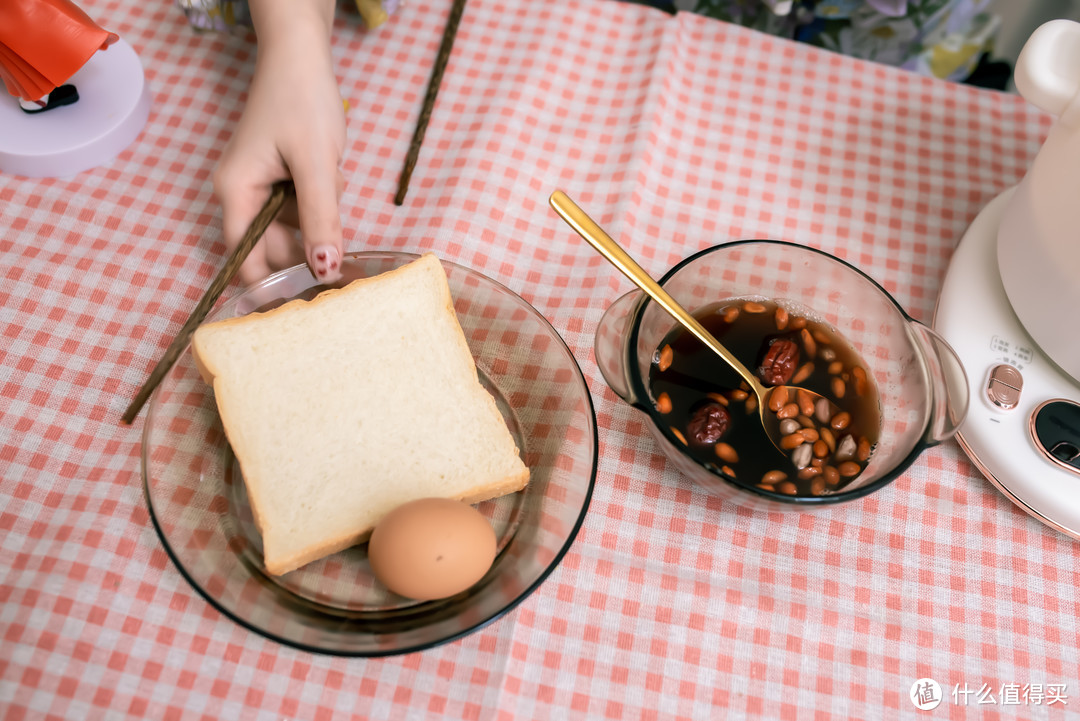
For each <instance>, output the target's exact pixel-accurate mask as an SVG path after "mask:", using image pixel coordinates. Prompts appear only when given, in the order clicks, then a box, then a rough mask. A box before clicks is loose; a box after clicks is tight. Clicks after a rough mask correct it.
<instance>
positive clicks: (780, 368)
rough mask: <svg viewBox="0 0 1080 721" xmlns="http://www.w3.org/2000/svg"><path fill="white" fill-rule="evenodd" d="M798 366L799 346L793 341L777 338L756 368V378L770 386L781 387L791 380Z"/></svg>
mask: <svg viewBox="0 0 1080 721" xmlns="http://www.w3.org/2000/svg"><path fill="white" fill-rule="evenodd" d="M798 366H799V346H798V345H796V344H795V342H794V341H790V340H787V339H785V338H777V339H776V340H774V341H773V342H772V343H771V344H770V345H769V349H768V350H767V351H765V357H764V358H762V360H761V365H760V366H758V378H760V379H761V381H762V382H763V383H765V384H766V385H770V386H781V385H784V384H785V383H787V382H788V381H789V380H791V376H793V375H795V369H796V368H798Z"/></svg>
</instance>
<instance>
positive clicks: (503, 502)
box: [142, 252, 597, 656]
mask: <svg viewBox="0 0 1080 721" xmlns="http://www.w3.org/2000/svg"><path fill="white" fill-rule="evenodd" d="M415 258H416V256H415V255H411V254H406V253H391V252H365V253H354V254H351V255H348V256H347V257H346V260H345V263H344V264H343V273H344V275H345V277H344V279H343V280H342V281H341V284H344V283H347V282H349V281H351V280H354V279H356V278H362V277H369V276H372V275H377V274H379V273H382V272H384V271H387V270H390V269H392V268H395V267H397V266H400V265H404V264H405V263H408V262H409V261H411V260H414V259H415ZM443 266H444V268H445V269H446V274H447V278H448V280H449V284H450V291H451V294H452V295H453V297H454V307H455V309H456V311H457V315H458V320H459V321H460V323H461V326H462V329H463V330H464V331H465V336H466V338H467V340H468V343H469V348H470V349H471V350H472V353H473V357H474V358H475V360H476V366H477V371H478V374H479V377H480V380H481V382H482V383H483V384H484V386H485V387H486V388H487V389H488V391H490V392H491V394H492V395H493V396H494V397H495V400H496V403H497V405H498V407H499V410H500V411H501V412H502V414H503V417H504V418H505V420H506V423H507V427H508V428H509V429H510V432H511V434H512V435H513V436H514V440H515V441H516V442H517V445H518V448H519V449H521V453H522V458H523V459H524V460H525V463H526V464H527V465H528V466H529V470H530V481H529V485H528V486H527V487H526V489H525V490H523V491H521V492H518V493H513V494H510V495H507V496H503V497H502V498H498V499H494V500H491V501H486V502H484V503H482V504H479V505H478V506H477V508H478V509H479V510H480V511H481V512H482V513H484V514H485V515H486V516H487V517H488V519H489V520H490V521H491V523H492V525H493V526H494V528H495V531H496V535H497V538H498V544H499V545H498V555H497V556H496V559H495V562H494V564H493V565H492V567H491V569H490V570H489V572H488V573H487V575H486V576H485V577H484V578H483V579H482V580H481V581H480V582H479V583H477V584H476V585H474V586H473V587H472V588H470V589H468V590H467V591H464V592H462V593H461V594H458V595H457V596H453V597H451V598H447V599H442V600H439V601H427V602H418V601H411V600H408V599H404V598H401V597H399V596H396V595H394V594H392V593H390V592H388V591H386V590H385V589H384V588H383V587H382V586H381V585H380V584H379V583H378V582H376V581H375V580H374V578H373V577H372V575H371V573H370V568H369V566H368V560H367V550H366V545H360V546H355V547H353V548H350V549H348V550H346V551H342V552H340V553H337V554H334V555H333V556H330V557H328V558H325V559H322V560H320V561H316V562H314V563H310V564H308V565H306V566H304V567H302V568H300V569H298V570H296V571H293V572H291V573H288V574H285V575H284V576H280V577H277V576H271V575H270V574H268V573H267V572H266V570H265V568H264V567H263V561H262V548H261V540H260V537H259V534H258V531H257V530H256V528H255V525H254V522H253V520H252V516H251V508H250V506H249V505H248V501H247V495H246V493H245V488H244V482H243V479H242V477H241V475H240V469H239V466H238V464H237V462H236V459H235V458H234V456H233V454H232V451H231V449H230V448H229V444H228V442H227V440H226V439H225V433H224V431H223V430H222V427H221V423H220V420H219V418H218V414H217V408H216V406H215V403H214V396H213V390H212V389H211V388H210V387H209V386H208V385H206V384H205V383H204V382H203V381H202V379H201V378H200V377H199V373H198V370H197V369H196V368H195V363H194V361H193V359H192V356H191V352H190V348H189V349H187V350H186V351H185V352H184V354H183V355H181V357H180V359H179V360H178V361H177V362H176V364H175V365H174V366H173V367H172V369H171V370H170V371H169V373H168V374H167V375H166V376H165V378H164V379H163V381H162V382H161V384H160V385H159V386H158V389H157V390H156V391H155V393H154V395H153V397H152V398H151V400H150V405H149V410H148V413H147V417H146V425H145V427H144V429H143V447H142V473H143V486H144V491H145V494H146V502H147V505H148V506H149V509H150V517H151V519H152V520H153V522H154V527H155V529H156V530H157V532H158V535H159V536H160V537H161V541H162V543H163V544H164V546H165V550H166V551H167V552H168V553H169V555H170V557H171V558H172V559H173V561H174V562H175V563H176V566H177V568H178V569H179V570H180V572H181V573H182V574H183V575H184V577H185V578H187V580H188V581H189V582H190V583H191V584H192V586H194V587H195V589H196V590H197V591H198V592H199V593H201V594H202V595H203V596H204V597H205V598H206V600H207V601H209V602H210V603H211V605H213V606H214V607H215V608H217V609H218V610H220V611H221V612H222V613H224V614H225V615H227V616H229V617H230V618H232V619H233V620H235V621H236V622H238V623H240V624H241V625H243V626H245V627H247V628H249V629H251V630H253V631H255V632H257V633H260V634H262V635H264V636H266V637H268V638H271V639H274V640H277V641H280V642H282V643H286V644H289V645H291V646H295V647H298V648H302V649H305V650H309V651H315V652H321V653H329V654H338V655H347V656H383V655H388V654H395V653H406V652H411V651H417V650H421V649H424V648H428V647H431V646H434V645H437V644H440V643H444V642H446V641H451V640H453V639H455V638H459V637H460V636H462V635H464V634H466V633H469V632H471V631H474V630H476V629H477V628H480V627H482V626H484V625H485V624H487V623H489V622H491V621H492V620H494V619H496V618H498V617H499V616H501V615H502V614H504V613H506V612H507V611H509V610H510V609H511V608H513V607H514V606H515V605H516V604H517V603H519V602H520V601H521V600H522V599H524V598H525V597H526V596H528V595H529V593H531V592H532V591H533V590H535V589H536V588H537V586H539V584H540V583H541V582H542V581H543V580H544V578H545V577H546V576H547V575H548V574H549V573H550V572H551V571H552V569H554V568H555V566H556V565H557V564H558V563H559V560H560V559H561V558H562V556H563V555H564V554H565V553H566V551H567V549H568V548H569V547H570V544H571V543H572V542H573V540H574V537H575V535H576V534H577V531H578V529H579V528H580V526H581V522H582V520H583V519H584V517H585V512H586V510H587V508H588V505H589V499H590V497H591V494H592V488H593V483H594V481H595V478H596V462H597V455H596V454H597V436H596V418H595V414H594V412H593V407H592V400H591V398H590V396H589V390H588V387H587V386H586V384H585V379H584V378H583V377H582V374H581V370H580V368H579V367H578V365H577V362H576V361H575V360H574V357H573V354H571V352H570V350H569V349H568V348H567V347H566V344H565V343H564V342H563V341H562V339H561V338H560V337H559V334H558V333H557V332H556V331H555V329H554V328H552V327H551V324H549V323H548V322H547V321H546V320H545V319H544V317H543V316H541V315H540V314H539V313H538V312H537V311H536V310H535V309H534V308H533V307H532V306H530V305H529V304H528V303H527V302H525V301H524V300H523V299H522V298H521V297H519V296H518V295H516V294H515V293H513V292H512V291H510V290H509V289H508V288H506V287H505V286H502V285H500V284H499V283H496V282H495V281H493V280H491V279H489V278H487V277H485V276H483V275H481V274H479V273H476V272H475V271H472V270H469V269H467V268H464V267H462V266H459V265H455V264H453V263H448V262H444V263H443ZM321 289H322V287H321V286H317V285H316V281H315V280H314V279H313V278H312V276H311V274H310V272H309V271H308V269H307V268H306V267H304V266H298V267H295V268H291V269H289V270H286V271H282V272H280V273H277V274H275V275H273V276H270V277H269V278H267V279H266V280H265V281H263V282H262V283H260V284H258V285H256V286H253V287H251V288H249V289H247V290H245V291H243V292H242V293H241V294H240V295H238V296H236V297H235V298H233V299H232V300H229V301H228V302H226V303H225V304H224V305H222V306H221V307H220V308H219V309H217V310H216V311H214V312H213V313H211V314H210V316H209V317H208V318H207V321H208V322H209V321H213V320H220V319H223V318H229V317H233V316H239V315H244V314H247V313H250V312H253V311H258V310H267V309H269V308H271V307H274V306H276V305H280V304H281V303H283V302H285V301H287V300H290V299H293V298H297V297H301V298H305V297H306V298H310V297H313V296H314V295H315V294H317V293H318V291H319V290H321Z"/></svg>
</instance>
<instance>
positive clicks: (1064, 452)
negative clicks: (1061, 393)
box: [1029, 398, 1080, 474]
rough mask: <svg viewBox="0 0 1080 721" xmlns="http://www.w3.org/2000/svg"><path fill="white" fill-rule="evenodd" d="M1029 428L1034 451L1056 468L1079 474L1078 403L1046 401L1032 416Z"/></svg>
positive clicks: (1079, 416) (1079, 419) (1079, 422)
mask: <svg viewBox="0 0 1080 721" xmlns="http://www.w3.org/2000/svg"><path fill="white" fill-rule="evenodd" d="M1029 426H1030V429H1031V437H1032V438H1033V439H1034V441H1035V447H1036V448H1038V449H1039V450H1040V451H1042V452H1043V453H1044V454H1045V455H1046V457H1047V458H1049V459H1050V460H1051V461H1053V462H1054V463H1055V464H1057V465H1058V466H1060V467H1062V468H1064V469H1066V470H1068V471H1072V472H1073V473H1077V474H1080V403H1076V402H1074V401H1068V400H1064V399H1061V398H1058V399H1055V400H1051V401H1046V402H1045V403H1043V404H1041V405H1040V406H1039V407H1038V408H1036V409H1035V410H1034V412H1032V414H1031V420H1030V423H1029Z"/></svg>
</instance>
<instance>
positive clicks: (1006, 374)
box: [986, 363, 1024, 411]
mask: <svg viewBox="0 0 1080 721" xmlns="http://www.w3.org/2000/svg"><path fill="white" fill-rule="evenodd" d="M1023 389H1024V377H1023V376H1021V375H1020V371H1018V370H1017V369H1016V367H1015V366H1011V365H1009V364H1008V363H1001V364H999V365H996V366H994V367H993V368H991V369H990V380H989V381H987V383H986V397H987V398H988V399H990V402H991V403H993V404H994V406H995V407H997V408H1000V409H1001V410H1003V411H1008V410H1012V409H1013V408H1016V405H1017V404H1018V403H1019V402H1020V391H1022V390H1023Z"/></svg>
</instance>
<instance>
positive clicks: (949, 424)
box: [909, 320, 971, 446]
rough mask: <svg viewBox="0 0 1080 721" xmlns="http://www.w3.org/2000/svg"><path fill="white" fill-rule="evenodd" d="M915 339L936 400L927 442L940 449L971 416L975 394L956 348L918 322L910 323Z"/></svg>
mask: <svg viewBox="0 0 1080 721" xmlns="http://www.w3.org/2000/svg"><path fill="white" fill-rule="evenodd" d="M909 325H910V328H911V331H912V337H913V338H914V339H915V342H916V345H917V346H918V347H919V349H920V350H921V351H922V356H923V360H924V361H925V363H926V371H927V377H928V378H929V379H930V387H931V389H932V394H933V397H932V398H931V399H930V423H929V424H928V426H927V429H926V437H925V439H924V440H925V441H926V443H927V444H929V445H932V446H933V445H937V444H938V443H941V442H942V441H946V440H948V439H949V438H952V437H953V435H954V434H955V433H956V431H957V429H959V428H960V424H961V423H963V421H964V416H965V415H967V409H968V402H969V400H970V396H971V391H970V388H969V386H968V380H967V373H966V372H965V371H964V365H963V364H962V363H961V362H960V357H959V356H957V355H956V351H954V350H953V349H952V346H950V345H949V344H948V342H947V341H946V340H945V339H944V338H942V337H941V336H940V335H938V333H937V332H936V331H933V330H931V329H930V328H928V327H927V326H925V325H923V324H922V323H920V322H918V321H914V320H913V321H911V322H910V323H909Z"/></svg>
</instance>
